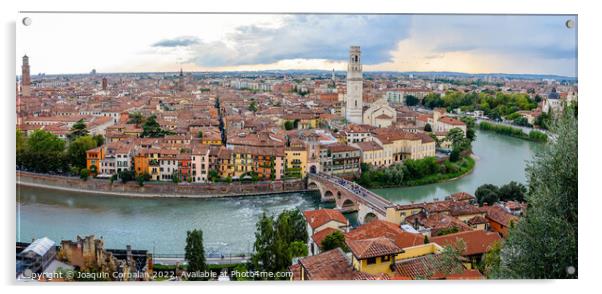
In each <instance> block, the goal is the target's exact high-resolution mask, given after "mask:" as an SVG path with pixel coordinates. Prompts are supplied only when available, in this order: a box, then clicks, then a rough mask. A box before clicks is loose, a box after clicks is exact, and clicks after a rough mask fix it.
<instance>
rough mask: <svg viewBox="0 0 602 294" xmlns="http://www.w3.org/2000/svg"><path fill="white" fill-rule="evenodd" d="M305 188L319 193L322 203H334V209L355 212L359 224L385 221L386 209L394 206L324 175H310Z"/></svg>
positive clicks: (347, 183)
mask: <svg viewBox="0 0 602 294" xmlns="http://www.w3.org/2000/svg"><path fill="white" fill-rule="evenodd" d="M307 188H308V189H309V190H318V191H320V197H321V200H322V201H334V202H335V203H336V208H337V209H339V210H340V211H341V212H343V213H346V212H355V211H357V219H358V221H359V222H360V223H361V224H364V223H368V222H370V221H372V220H374V219H381V220H385V219H386V214H387V207H389V206H393V205H394V204H393V203H392V202H391V201H389V200H387V199H385V198H383V197H381V196H379V195H377V194H375V193H374V192H371V191H369V190H368V189H365V188H363V187H362V186H360V185H358V184H356V183H354V182H351V181H347V180H345V179H342V178H339V177H336V176H331V175H328V174H325V173H318V174H311V173H310V174H309V176H308V179H307Z"/></svg>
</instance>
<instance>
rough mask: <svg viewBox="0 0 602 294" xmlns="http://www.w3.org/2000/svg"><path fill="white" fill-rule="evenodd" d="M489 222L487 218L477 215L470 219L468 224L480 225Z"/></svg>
mask: <svg viewBox="0 0 602 294" xmlns="http://www.w3.org/2000/svg"><path fill="white" fill-rule="evenodd" d="M488 222H489V221H488V220H487V219H486V218H485V217H482V216H480V215H477V216H475V217H473V218H471V219H469V220H468V221H467V222H466V223H467V224H469V225H478V224H486V223H488Z"/></svg>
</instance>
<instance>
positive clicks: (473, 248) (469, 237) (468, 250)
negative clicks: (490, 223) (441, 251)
mask: <svg viewBox="0 0 602 294" xmlns="http://www.w3.org/2000/svg"><path fill="white" fill-rule="evenodd" d="M501 239H502V238H501V237H500V235H499V234H498V233H496V232H486V231H483V230H475V231H466V232H459V233H453V234H448V235H444V236H439V237H432V238H431V242H432V243H437V244H439V245H440V246H454V245H455V244H456V242H458V240H463V241H464V244H465V246H466V247H465V248H464V252H463V253H462V255H465V256H469V255H476V254H483V253H486V252H487V251H489V249H490V248H491V246H493V244H494V243H495V242H498V241H499V240H501Z"/></svg>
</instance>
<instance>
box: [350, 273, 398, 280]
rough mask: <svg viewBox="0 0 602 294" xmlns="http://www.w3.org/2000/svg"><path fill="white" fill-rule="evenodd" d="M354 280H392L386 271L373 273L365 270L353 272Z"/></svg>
mask: <svg viewBox="0 0 602 294" xmlns="http://www.w3.org/2000/svg"><path fill="white" fill-rule="evenodd" d="M353 279H354V280H390V279H391V278H390V277H389V275H387V274H386V273H379V274H376V275H371V274H368V273H365V272H353Z"/></svg>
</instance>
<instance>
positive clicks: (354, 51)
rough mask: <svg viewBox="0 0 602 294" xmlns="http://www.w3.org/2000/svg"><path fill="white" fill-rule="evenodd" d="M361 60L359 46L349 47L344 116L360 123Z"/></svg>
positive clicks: (361, 107)
mask: <svg viewBox="0 0 602 294" xmlns="http://www.w3.org/2000/svg"><path fill="white" fill-rule="evenodd" d="M362 83H363V77H362V61H361V51H360V47H359V46H351V49H349V64H348V65H347V96H345V118H346V119H347V121H348V122H351V123H356V124H361V123H362V109H363V106H364V103H363V101H362V91H363V84H362Z"/></svg>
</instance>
